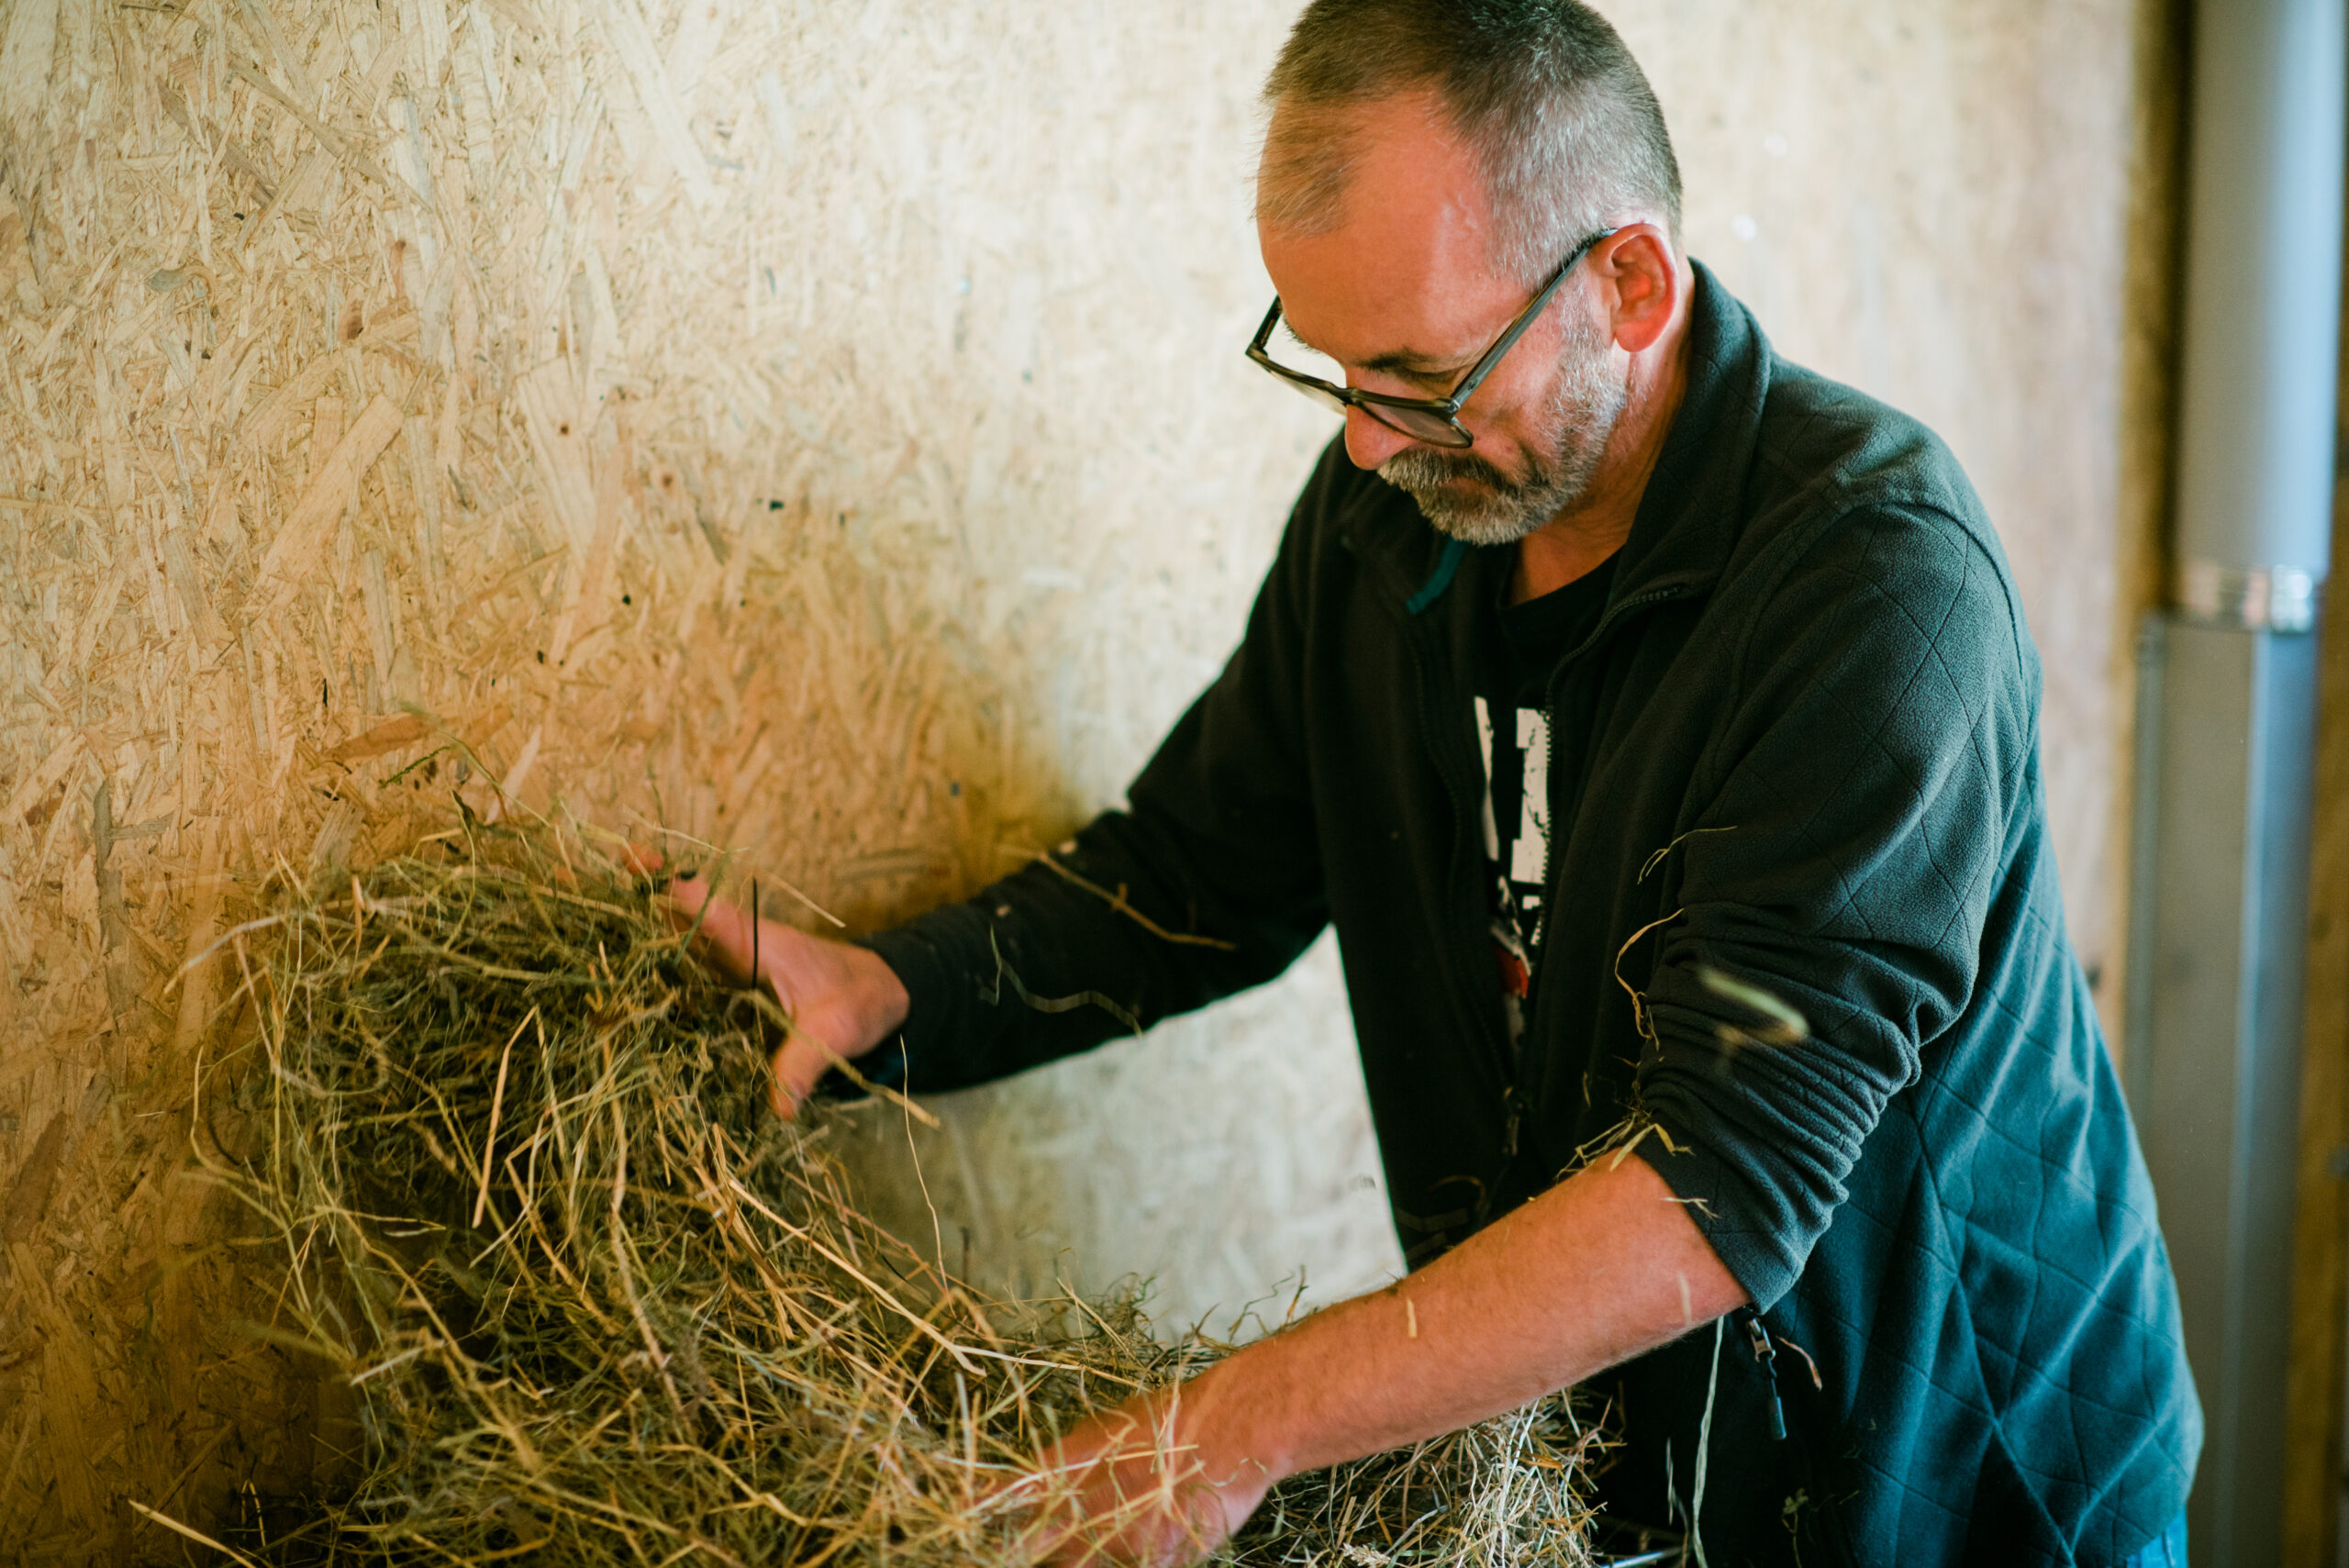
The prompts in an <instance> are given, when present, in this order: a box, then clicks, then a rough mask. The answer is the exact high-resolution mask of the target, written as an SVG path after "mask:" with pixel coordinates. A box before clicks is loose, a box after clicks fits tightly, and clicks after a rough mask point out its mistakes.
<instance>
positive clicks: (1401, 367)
mask: <svg viewBox="0 0 2349 1568" xmlns="http://www.w3.org/2000/svg"><path fill="white" fill-rule="evenodd" d="M1281 330H1282V331H1283V332H1285V333H1286V334H1287V335H1288V339H1289V341H1290V342H1292V343H1295V344H1296V345H1297V347H1299V348H1301V349H1305V350H1309V351H1311V352H1313V353H1317V354H1320V355H1321V357H1322V358H1323V359H1331V358H1334V356H1333V355H1330V354H1329V353H1326V352H1324V351H1323V350H1319V349H1317V348H1314V346H1313V345H1312V344H1310V343H1308V342H1307V341H1306V340H1305V339H1303V338H1300V337H1298V336H1297V328H1295V327H1294V326H1292V325H1290V323H1289V320H1288V318H1287V317H1282V318H1281ZM1466 364H1467V361H1465V360H1460V359H1444V358H1440V357H1438V356H1436V355H1433V354H1421V353H1415V352H1413V351H1412V350H1408V349H1395V350H1389V351H1388V352H1386V353H1384V354H1380V355H1377V356H1376V357H1375V358H1373V359H1367V360H1364V361H1362V367H1361V368H1362V369H1364V370H1366V371H1376V372H1378V373H1381V374H1384V375H1402V376H1409V377H1411V378H1413V379H1414V380H1422V381H1434V380H1440V379H1442V377H1445V376H1449V375H1455V374H1457V373H1459V372H1460V371H1462V370H1463V369H1464V368H1465V367H1466Z"/></svg>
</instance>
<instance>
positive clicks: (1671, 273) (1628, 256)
mask: <svg viewBox="0 0 2349 1568" xmlns="http://www.w3.org/2000/svg"><path fill="white" fill-rule="evenodd" d="M1591 265H1592V269H1593V271H1594V272H1596V274H1597V275H1598V279H1599V282H1600V283H1601V284H1603V285H1604V286H1605V287H1606V289H1607V290H1608V293H1609V305H1610V306H1612V309H1613V312H1614V317H1615V346H1616V347H1617V348H1619V349H1621V350H1623V351H1624V352H1625V353H1628V354H1636V353H1638V352H1640V351H1641V350H1643V349H1645V348H1647V347H1648V345H1650V344H1651V343H1653V342H1654V341H1655V340H1656V339H1658V338H1660V337H1662V336H1663V335H1664V328H1665V327H1667V326H1669V325H1670V324H1671V321H1672V314H1673V312H1674V311H1675V310H1676V309H1678V308H1679V306H1680V288H1681V283H1680V264H1679V261H1678V259H1677V258H1675V256H1674V255H1673V253H1672V245H1671V243H1670V241H1669V240H1667V239H1665V238H1664V230H1663V229H1662V228H1659V227H1658V226H1657V225H1655V224H1653V223H1632V224H1626V225H1625V226H1624V227H1623V228H1620V229H1618V230H1616V231H1615V233H1614V234H1613V235H1611V236H1609V238H1608V239H1603V240H1601V241H1600V242H1599V244H1598V249H1597V250H1593V251H1592V252H1591Z"/></svg>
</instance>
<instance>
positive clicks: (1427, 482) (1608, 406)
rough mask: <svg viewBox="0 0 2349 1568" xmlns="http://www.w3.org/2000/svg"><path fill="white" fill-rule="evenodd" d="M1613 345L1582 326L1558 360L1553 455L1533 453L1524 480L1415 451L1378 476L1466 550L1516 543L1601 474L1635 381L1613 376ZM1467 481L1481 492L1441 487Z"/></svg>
mask: <svg viewBox="0 0 2349 1568" xmlns="http://www.w3.org/2000/svg"><path fill="white" fill-rule="evenodd" d="M1608 347H1609V345H1608V343H1607V342H1606V340H1605V339H1601V338H1600V337H1599V336H1598V332H1597V331H1596V330H1593V329H1590V328H1586V327H1584V326H1583V325H1582V323H1581V322H1580V321H1579V320H1578V321H1577V324H1576V329H1575V332H1574V336H1573V339H1572V340H1571V341H1569V342H1568V343H1567V345H1566V351H1565V353H1564V355H1563V356H1562V357H1561V359H1560V361H1559V374H1558V384H1557V386H1556V387H1555V389H1553V391H1552V393H1551V395H1550V400H1549V403H1548V404H1547V406H1545V407H1544V408H1543V409H1542V424H1543V425H1544V426H1545V427H1546V428H1548V429H1549V431H1550V432H1551V436H1552V445H1553V450H1552V451H1550V452H1548V453H1542V452H1538V451H1534V452H1529V453H1528V454H1527V461H1526V473H1525V475H1524V477H1523V478H1512V477H1511V476H1509V475H1508V474H1506V473H1502V472H1501V471H1500V469H1499V468H1497V467H1496V466H1495V465H1494V464H1493V463H1491V462H1487V461H1486V459H1484V458H1481V457H1478V456H1477V455H1476V454H1475V452H1473V451H1451V450H1442V449H1440V448H1435V447H1416V448H1413V449H1411V450H1407V451H1399V452H1397V453H1396V454H1395V455H1394V456H1393V457H1390V458H1388V459H1387V460H1386V462H1383V463H1380V464H1379V465H1378V477H1379V478H1381V479H1384V480H1385V481H1386V483H1387V484H1392V485H1394V486H1395V487H1396V488H1397V490H1401V491H1404V492H1406V493H1408V495H1410V497H1411V499H1412V500H1414V501H1416V502H1418V503H1419V510H1420V511H1421V512H1422V513H1423V514H1425V515H1426V517H1427V519H1428V521H1429V522H1431V523H1433V524H1434V525H1435V526H1436V528H1438V529H1439V530H1441V531H1442V532H1443V533H1446V534H1449V535H1450V536H1452V537H1453V539H1459V540H1461V541H1463V542H1464V543H1467V544H1515V543H1516V542H1517V541H1518V540H1520V539H1523V538H1525V537H1526V536H1527V535H1528V534H1531V533H1533V532H1534V531H1536V530H1537V529H1539V528H1542V526H1543V525H1544V524H1546V523H1548V522H1549V521H1550V519H1551V518H1553V517H1556V516H1557V515H1558V514H1559V513H1561V512H1563V511H1564V510H1565V509H1566V508H1567V507H1569V506H1573V505H1574V504H1575V502H1577V501H1579V500H1581V499H1582V497H1583V494H1584V492H1586V490H1588V489H1589V488H1590V481H1591V477H1592V475H1594V474H1596V473H1598V462H1599V459H1600V458H1601V457H1602V456H1603V455H1604V454H1605V453H1606V450H1607V439H1608V438H1609V436H1611V435H1613V434H1614V433H1615V423H1616V421H1617V420H1619V419H1620V418H1621V417H1623V405H1624V403H1625V402H1626V401H1627V400H1628V399H1629V397H1630V395H1631V387H1630V384H1629V379H1628V378H1626V377H1615V376H1610V375H1609V374H1608V373H1607V372H1608V367H1607V353H1606V350H1607V348H1608ZM1455 479H1466V480H1470V481H1473V482H1475V484H1477V485H1478V486H1479V487H1480V488H1479V490H1477V491H1475V492H1472V493H1470V494H1466V495H1462V494H1460V493H1458V492H1456V491H1445V490H1442V489H1440V488H1439V486H1441V485H1442V484H1444V483H1445V482H1446V481H1448V480H1455Z"/></svg>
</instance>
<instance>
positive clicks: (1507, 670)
mask: <svg viewBox="0 0 2349 1568" xmlns="http://www.w3.org/2000/svg"><path fill="white" fill-rule="evenodd" d="M1614 582H1615V561H1614V558H1613V557H1611V556H1610V557H1609V558H1608V560H1607V561H1606V562H1604V563H1603V564H1601V565H1600V566H1599V567H1598V569H1597V570H1595V571H1593V572H1590V573H1586V574H1584V575H1583V576H1581V577H1578V578H1576V579H1575V581H1573V582H1571V583H1569V584H1566V585H1565V586H1564V587H1563V588H1556V589H1553V590H1552V591H1551V592H1549V593H1547V594H1544V595H1542V596H1541V597H1540V598H1538V599H1528V600H1527V601H1525V603H1523V604H1521V605H1512V604H1510V603H1508V577H1507V575H1504V576H1503V578H1502V581H1501V584H1500V585H1499V587H1498V589H1497V595H1498V597H1497V599H1496V601H1495V603H1494V605H1493V615H1492V616H1491V617H1490V618H1489V620H1488V622H1487V625H1488V626H1489V627H1490V628H1491V629H1490V631H1489V632H1488V633H1487V635H1486V637H1485V638H1484V639H1483V640H1482V647H1481V649H1480V651H1479V656H1478V659H1477V661H1476V666H1477V667H1476V671H1475V682H1474V685H1475V699H1474V700H1475V705H1476V735H1477V740H1478V741H1479V743H1480V745H1481V747H1482V749H1483V751H1484V758H1485V814H1484V837H1485V864H1486V873H1487V877H1486V884H1487V886H1488V888H1489V890H1490V895H1491V896H1490V910H1491V916H1492V932H1493V957H1494V962H1495V963H1496V965H1497V967H1498V970H1499V975H1500V987H1501V995H1502V997H1503V1004H1504V1006H1506V1007H1507V1009H1508V1028H1509V1039H1510V1041H1511V1043H1512V1044H1513V1043H1515V1041H1516V1040H1517V1037H1518V1036H1519V1035H1520V1034H1521V1033H1523V1032H1524V1029H1525V1000H1526V997H1527V996H1528V995H1530V993H1531V989H1532V982H1533V972H1534V968H1535V965H1536V964H1537V963H1538V962H1539V961H1540V958H1541V951H1542V933H1543V929H1544V927H1545V926H1546V924H1547V922H1546V920H1545V919H1544V916H1545V915H1546V914H1547V911H1546V910H1545V909H1544V908H1543V906H1542V901H1543V900H1544V899H1545V898H1546V897H1547V896H1548V895H1549V873H1550V812H1551V809H1552V804H1553V802H1554V801H1557V800H1559V799H1562V798H1564V799H1571V798H1573V797H1574V796H1575V795H1579V794H1580V793H1581V791H1580V789H1579V788H1578V787H1575V785H1577V784H1578V782H1579V774H1580V771H1581V769H1582V767H1583V765H1584V762H1585V760H1586V758H1587V756H1588V754H1589V746H1588V740H1589V737H1588V735H1587V734H1586V730H1587V729H1588V728H1589V726H1588V717H1587V716H1588V712H1589V704H1588V703H1587V701H1586V700H1583V699H1584V697H1585V696H1586V693H1585V692H1584V691H1583V690H1582V689H1581V688H1583V687H1585V686H1586V685H1587V684H1589V680H1590V672H1589V671H1588V669H1587V665H1586V667H1585V668H1583V669H1581V670H1569V671H1567V672H1566V673H1565V678H1564V681H1563V682H1560V683H1559V684H1557V685H1556V686H1555V687H1554V688H1553V677H1555V676H1557V675H1558V674H1559V668H1558V666H1559V662H1560V661H1561V660H1563V659H1564V657H1565V656H1566V655H1567V654H1568V653H1571V652H1573V651H1575V649H1576V648H1579V647H1580V646H1582V644H1583V642H1584V641H1585V639H1587V638H1588V637H1589V636H1590V634H1591V632H1592V630H1593V629H1594V628H1597V627H1598V620H1599V617H1600V616H1602V615H1603V614H1605V613H1606V609H1607V596H1608V592H1609V589H1610V588H1611V587H1612V586H1613V584H1614Z"/></svg>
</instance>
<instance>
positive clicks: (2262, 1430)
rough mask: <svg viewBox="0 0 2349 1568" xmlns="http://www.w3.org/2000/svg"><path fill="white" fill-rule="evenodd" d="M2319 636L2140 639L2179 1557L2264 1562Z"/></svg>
mask: <svg viewBox="0 0 2349 1568" xmlns="http://www.w3.org/2000/svg"><path fill="white" fill-rule="evenodd" d="M2316 648H2317V640H2316V639H2315V638H2313V637H2309V636H2279V635H2276V634H2271V633H2263V632H2251V631H2241V630H2229V629H2222V628H2209V627H2201V626H2196V625H2191V624H2186V623H2183V622H2180V621H2176V620H2173V621H2171V622H2169V623H2168V624H2166V625H2163V626H2160V627H2159V628H2157V629H2155V630H2154V632H2153V633H2152V640H2151V644H2150V647H2149V650H2148V651H2149V652H2150V653H2151V654H2152V656H2153V657H2152V658H2151V659H2150V660H2149V661H2148V662H2149V673H2152V674H2153V675H2154V679H2153V680H2151V681H2150V682H2149V683H2148V686H2147V703H2146V711H2145V713H2144V716H2143V722H2144V723H2145V725H2146V727H2147V728H2146V731H2145V735H2144V743H2143V750H2142V751H2141V759H2142V769H2143V771H2142V772H2141V774H2140V779H2141V783H2140V791H2141V795H2140V800H2141V810H2142V811H2143V813H2144V817H2143V820H2144V821H2145V822H2146V824H2147V826H2146V828H2145V830H2144V831H2143V833H2142V834H2141V836H2140V839H2139V845H2138V848H2139V854H2140V857H2141V858H2140V861H2139V863H2138V866H2137V877H2138V884H2137V885H2138V888H2139V890H2140V896H2139V905H2138V908H2139V916H2138V922H2137V929H2136V930H2135V931H2134V933H2133V937H2134V945H2135V949H2136V955H2137V968H2138V974H2137V977H2136V984H2133V985H2132V1019H2131V1023H2132V1029H2131V1035H2130V1040H2131V1045H2130V1056H2129V1063H2128V1073H2127V1077H2128V1083H2129V1088H2130V1094H2131V1098H2132V1108H2133V1109H2134V1111H2135V1112H2136V1115H2137V1118H2138V1125H2139V1130H2140V1134H2141V1136H2142V1138H2143V1141H2144V1147H2145V1160H2146V1164H2147V1166H2148V1167H2149V1168H2150V1170H2151V1171H2152V1173H2153V1177H2154V1189H2155V1191H2156V1193H2157V1194H2158V1195H2159V1197H2160V1200H2161V1206H2162V1229H2163V1231H2164V1233H2165V1236H2166V1238H2167V1240H2168V1243H2169V1248H2170V1256H2171V1259H2172V1261H2173V1262H2174V1263H2175V1265H2176V1271H2177V1284H2178V1296H2179V1300H2180V1303H2181V1306H2182V1307H2183V1310H2184V1313H2185V1318H2186V1343H2187V1355H2188V1360H2189V1361H2190V1362H2192V1363H2193V1367H2194V1373H2195V1380H2196V1383H2197V1385H2199V1389H2200V1391H2201V1395H2202V1401H2203V1410H2204V1415H2205V1417H2206V1418H2207V1420H2208V1422H2209V1429H2208V1434H2207V1437H2206V1440H2205V1446H2204V1450H2203V1461H2202V1469H2201V1472H2200V1473H2199V1476H2198V1478H2197V1482H2196V1485H2195V1491H2194V1495H2193V1499H2192V1502H2191V1503H2190V1505H2189V1507H2188V1518H2189V1531H2188V1539H2189V1541H2190V1543H2191V1549H2192V1554H2193V1560H2194V1562H2196V1563H2197V1564H2206V1563H2207V1564H2219V1565H2222V1568H2252V1565H2254V1564H2258V1565H2263V1568H2264V1565H2266V1564H2269V1563H2273V1562H2276V1561H2277V1556H2278V1553H2279V1552H2280V1551H2281V1546H2282V1501H2283V1497H2282V1480H2283V1439H2284V1428H2283V1412H2284V1389H2285V1377H2286V1371H2287V1361H2288V1334H2289V1319H2290V1313H2289V1302H2290V1296H2291V1278H2292V1256H2291V1228H2292V1205H2293V1172H2294V1160H2295V1148H2296V1135H2297V1129H2298V1126H2299V1015H2300V979H2301V970H2302V965H2303V963H2304V960H2305V954H2306V945H2305V940H2304V939H2305V925H2306V913H2307V885H2308V884H2307V868H2308V831H2309V798H2310V779H2311V769H2312V762H2313V746H2314V734H2315V723H2314V718H2315V700H2314V698H2315V681H2316V660H2315V655H2316Z"/></svg>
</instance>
